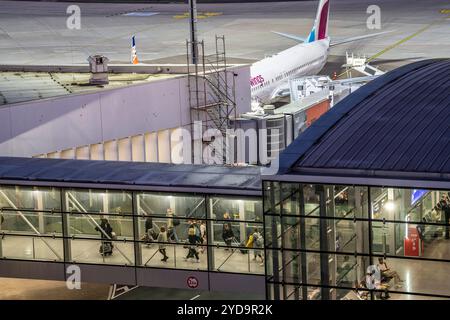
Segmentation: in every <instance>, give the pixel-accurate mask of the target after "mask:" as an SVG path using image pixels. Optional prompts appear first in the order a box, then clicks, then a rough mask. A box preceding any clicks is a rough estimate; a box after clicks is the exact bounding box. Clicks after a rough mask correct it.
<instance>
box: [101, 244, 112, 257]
mask: <svg viewBox="0 0 450 320" xmlns="http://www.w3.org/2000/svg"><path fill="white" fill-rule="evenodd" d="M99 251H100V254H101V255H102V256H110V255H111V254H112V251H113V245H112V244H111V243H110V242H103V243H102V244H101V245H100V249H99Z"/></svg>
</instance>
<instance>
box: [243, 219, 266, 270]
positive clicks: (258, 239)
mask: <svg viewBox="0 0 450 320" xmlns="http://www.w3.org/2000/svg"><path fill="white" fill-rule="evenodd" d="M246 247H247V248H253V255H254V256H253V260H254V261H256V260H257V258H258V257H259V258H260V259H261V263H260V265H261V266H262V265H264V258H263V256H262V249H263V248H264V238H263V236H262V235H261V233H260V232H259V230H258V228H255V229H254V230H253V233H252V234H251V235H250V236H249V238H248V242H247V245H246Z"/></svg>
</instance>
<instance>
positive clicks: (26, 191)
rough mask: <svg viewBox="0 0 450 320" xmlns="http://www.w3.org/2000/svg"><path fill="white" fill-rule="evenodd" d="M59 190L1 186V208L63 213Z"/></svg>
mask: <svg viewBox="0 0 450 320" xmlns="http://www.w3.org/2000/svg"><path fill="white" fill-rule="evenodd" d="M60 203H61V195H60V191H59V189H56V188H43V187H22V186H0V208H4V209H6V208H9V209H11V208H12V209H29V210H43V211H51V210H53V211H61V205H60Z"/></svg>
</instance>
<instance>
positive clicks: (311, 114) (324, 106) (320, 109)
mask: <svg viewBox="0 0 450 320" xmlns="http://www.w3.org/2000/svg"><path fill="white" fill-rule="evenodd" d="M328 109H330V100H325V101H322V102H320V103H318V104H316V105H315V106H312V107H311V108H309V109H307V110H306V126H307V127H309V126H310V125H311V124H312V123H313V122H314V121H316V120H317V119H319V118H320V116H321V115H323V114H324V113H325V112H327V111H328Z"/></svg>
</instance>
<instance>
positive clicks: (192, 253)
mask: <svg viewBox="0 0 450 320" xmlns="http://www.w3.org/2000/svg"><path fill="white" fill-rule="evenodd" d="M199 242H200V239H199V237H197V236H196V235H195V228H194V227H193V226H191V227H189V229H188V244H189V246H188V249H189V251H188V254H187V256H186V258H185V259H186V260H187V259H189V258H194V257H195V259H196V260H197V262H200V257H199V256H198V252H197V248H196V247H197V245H198V243H199Z"/></svg>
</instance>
